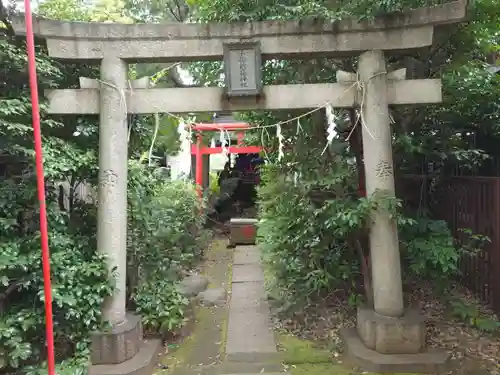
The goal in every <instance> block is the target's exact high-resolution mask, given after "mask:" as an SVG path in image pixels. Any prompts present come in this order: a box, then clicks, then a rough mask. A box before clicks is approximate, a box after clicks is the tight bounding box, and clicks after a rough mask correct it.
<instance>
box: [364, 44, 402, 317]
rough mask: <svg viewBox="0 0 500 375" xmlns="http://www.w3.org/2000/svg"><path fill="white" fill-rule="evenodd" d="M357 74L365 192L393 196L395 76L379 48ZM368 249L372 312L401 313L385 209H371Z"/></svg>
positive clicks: (391, 226)
mask: <svg viewBox="0 0 500 375" xmlns="http://www.w3.org/2000/svg"><path fill="white" fill-rule="evenodd" d="M400 72H401V71H396V72H394V73H396V74H400ZM404 73H406V71H403V76H402V77H397V78H402V79H404ZM358 74H359V78H360V81H361V82H362V86H363V90H364V93H362V95H363V98H362V108H360V110H361V111H363V115H362V119H361V121H362V139H363V152H364V155H365V158H364V167H365V181H366V185H365V186H366V194H367V195H368V196H370V195H373V194H375V193H376V192H377V191H381V192H385V193H386V194H388V195H389V196H393V197H395V196H396V190H395V186H394V171H393V160H392V135H391V128H390V116H389V107H388V104H389V103H388V100H387V80H388V78H389V79H390V78H393V79H394V78H396V76H395V75H394V74H393V75H392V76H389V77H388V73H387V71H386V64H385V58H384V53H383V52H382V51H368V52H365V53H363V54H361V56H360V57H359V64H358ZM363 121H364V123H363ZM370 251H371V256H370V260H371V266H372V267H371V269H372V281H373V297H374V299H373V301H374V308H375V312H377V313H378V314H380V315H384V316H391V317H399V316H402V315H403V312H404V309H403V290H402V279H401V260H400V254H399V241H398V231H397V226H396V223H395V221H394V220H393V219H391V218H390V217H389V213H387V212H383V211H375V212H373V216H372V221H371V223H370Z"/></svg>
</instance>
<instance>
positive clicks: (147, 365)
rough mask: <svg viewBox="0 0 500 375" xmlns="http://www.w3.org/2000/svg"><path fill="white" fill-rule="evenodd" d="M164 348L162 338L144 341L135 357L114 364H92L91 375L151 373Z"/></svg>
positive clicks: (149, 374)
mask: <svg viewBox="0 0 500 375" xmlns="http://www.w3.org/2000/svg"><path fill="white" fill-rule="evenodd" d="M162 350H163V345H162V342H161V340H147V341H143V342H142V343H141V345H140V347H139V352H138V353H137V354H136V355H135V356H134V357H133V358H131V359H129V360H127V361H125V362H122V363H118V364H114V365H93V366H90V369H89V375H151V374H152V373H153V372H154V369H155V367H156V364H157V356H158V354H159V353H160V352H161V351H162Z"/></svg>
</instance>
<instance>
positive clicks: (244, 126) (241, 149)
mask: <svg viewBox="0 0 500 375" xmlns="http://www.w3.org/2000/svg"><path fill="white" fill-rule="evenodd" d="M250 128H251V127H250V125H249V124H248V123H246V122H233V123H223V124H205V123H200V124H195V125H193V126H192V127H191V129H192V130H194V131H196V133H197V140H196V144H195V145H191V155H195V170H196V172H195V183H196V186H197V189H198V195H199V196H200V198H201V197H202V196H203V155H214V154H220V153H222V151H223V149H224V147H222V146H220V147H210V146H203V145H202V132H203V131H219V132H220V131H224V132H234V131H237V132H238V133H237V136H238V139H237V143H236V146H229V147H226V148H227V149H228V151H229V153H230V154H258V153H260V152H261V151H262V147H260V146H243V139H244V137H245V131H246V130H248V129H250Z"/></svg>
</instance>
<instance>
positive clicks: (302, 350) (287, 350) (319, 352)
mask: <svg viewBox="0 0 500 375" xmlns="http://www.w3.org/2000/svg"><path fill="white" fill-rule="evenodd" d="M278 343H279V346H280V349H281V350H282V351H283V352H284V362H285V364H288V365H292V364H302V363H327V362H330V361H331V359H332V354H331V353H330V352H329V351H328V350H325V349H321V348H318V347H317V346H316V345H315V344H314V343H313V342H311V341H307V340H302V339H299V338H298V337H295V336H293V335H290V334H279V335H278Z"/></svg>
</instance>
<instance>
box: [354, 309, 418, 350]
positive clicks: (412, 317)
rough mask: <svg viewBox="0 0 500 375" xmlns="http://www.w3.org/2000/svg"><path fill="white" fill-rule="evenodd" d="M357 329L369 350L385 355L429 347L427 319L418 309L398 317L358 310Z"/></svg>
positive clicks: (369, 310) (368, 310) (370, 310)
mask: <svg viewBox="0 0 500 375" xmlns="http://www.w3.org/2000/svg"><path fill="white" fill-rule="evenodd" d="M357 332H358V335H359V337H360V339H361V341H363V344H365V346H366V347H367V348H368V349H371V350H375V351H376V352H378V353H382V354H415V353H420V352H422V351H423V350H424V349H425V319H424V317H423V316H422V315H421V314H419V313H418V312H417V311H415V310H407V311H405V313H404V315H403V316H401V317H398V318H394V317H389V316H383V315H379V314H377V313H376V312H375V311H374V310H372V309H369V308H359V309H358V319H357Z"/></svg>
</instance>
